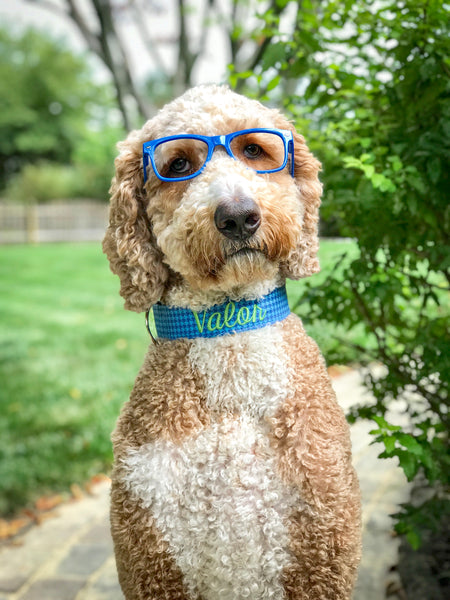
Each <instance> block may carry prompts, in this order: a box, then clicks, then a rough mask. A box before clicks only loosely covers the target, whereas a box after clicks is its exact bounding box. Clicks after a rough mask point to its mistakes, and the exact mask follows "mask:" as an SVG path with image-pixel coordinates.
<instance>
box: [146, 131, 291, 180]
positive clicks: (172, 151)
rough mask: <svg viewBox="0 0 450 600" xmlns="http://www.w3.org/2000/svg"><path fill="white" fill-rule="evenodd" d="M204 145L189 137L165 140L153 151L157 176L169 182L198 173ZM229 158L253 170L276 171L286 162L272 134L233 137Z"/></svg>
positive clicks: (204, 155)
mask: <svg viewBox="0 0 450 600" xmlns="http://www.w3.org/2000/svg"><path fill="white" fill-rule="evenodd" d="M208 150H209V148H208V144H206V143H205V142H203V141H202V140H197V139H192V138H178V139H176V140H168V141H165V142H163V143H161V144H159V145H158V146H156V148H155V150H154V162H155V167H156V170H157V174H158V175H161V176H162V177H166V178H169V179H177V178H180V177H189V176H192V175H195V174H196V173H197V172H198V171H200V170H201V168H202V167H203V165H204V164H205V162H206V160H207V157H208ZM229 151H230V152H231V154H232V156H233V157H234V158H236V159H237V160H240V161H241V162H243V163H244V164H245V165H247V166H248V167H250V168H252V169H254V170H255V171H262V172H270V171H276V170H277V169H279V168H280V167H281V166H282V165H283V164H284V161H285V159H286V156H285V144H284V141H283V139H282V138H281V137H280V136H279V135H277V134H275V133H267V132H251V133H243V134H239V135H236V136H234V137H233V138H232V139H231V141H230V145H229Z"/></svg>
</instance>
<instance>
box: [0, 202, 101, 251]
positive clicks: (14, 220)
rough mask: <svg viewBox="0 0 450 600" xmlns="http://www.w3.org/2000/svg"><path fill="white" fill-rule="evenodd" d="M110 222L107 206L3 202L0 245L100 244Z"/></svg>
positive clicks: (0, 219) (73, 203) (75, 203)
mask: <svg viewBox="0 0 450 600" xmlns="http://www.w3.org/2000/svg"><path fill="white" fill-rule="evenodd" d="M107 219H108V204H107V203H106V202H104V203H103V202H98V201H94V200H71V201H55V202H51V203H49V204H35V205H33V204H30V205H21V204H11V203H7V202H0V244H20V243H39V242H82V241H99V240H101V239H102V237H103V235H104V233H105V228H106V223H107Z"/></svg>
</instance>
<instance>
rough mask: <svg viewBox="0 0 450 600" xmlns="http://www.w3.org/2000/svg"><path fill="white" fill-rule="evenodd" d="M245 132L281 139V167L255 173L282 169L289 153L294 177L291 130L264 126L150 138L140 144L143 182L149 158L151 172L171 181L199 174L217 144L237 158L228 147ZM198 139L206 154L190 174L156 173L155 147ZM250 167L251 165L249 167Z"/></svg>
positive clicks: (163, 179) (182, 179) (145, 178)
mask: <svg viewBox="0 0 450 600" xmlns="http://www.w3.org/2000/svg"><path fill="white" fill-rule="evenodd" d="M247 133H273V134H274V135H277V136H278V137H279V138H281V139H282V141H283V145H284V161H283V164H282V165H281V167H277V168H276V169H268V170H266V169H264V170H256V169H255V172H256V173H277V172H278V171H282V170H283V169H284V168H285V167H286V165H287V161H288V157H289V155H290V156H291V175H292V177H294V136H293V134H292V131H290V130H289V129H265V128H253V129H241V130H239V131H233V132H232V133H227V134H226V135H196V134H189V133H186V134H180V135H170V136H167V137H162V138H157V139H156V140H150V141H148V142H144V143H143V145H142V154H143V169H144V184H145V183H146V182H147V179H148V177H147V169H148V166H149V158H150V162H151V165H152V168H153V172H154V173H155V175H156V177H157V178H158V179H160V180H161V181H168V182H171V183H173V182H174V181H188V180H189V179H193V178H194V177H197V175H200V173H201V172H202V171H203V169H204V168H205V167H206V165H207V164H208V163H209V161H210V160H211V158H212V155H213V152H214V150H215V149H216V148H217V146H222V148H225V150H226V152H227V154H228V155H229V156H231V158H233V159H234V160H239V159H238V158H236V157H235V156H234V155H233V152H232V150H231V147H230V142H231V141H232V140H233V139H234V138H235V137H237V136H239V135H244V134H247ZM180 139H183V140H186V139H189V140H199V141H201V142H204V143H205V144H206V145H207V146H208V154H207V156H206V159H205V162H204V163H203V165H202V166H201V167H200V169H199V170H198V171H195V173H192V174H191V175H185V176H183V177H164V176H163V175H161V174H160V173H158V169H157V168H156V164H155V159H154V153H155V149H156V148H157V147H158V146H160V145H161V144H163V143H164V142H171V141H175V140H180ZM249 168H251V167H249Z"/></svg>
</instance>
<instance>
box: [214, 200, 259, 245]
mask: <svg viewBox="0 0 450 600" xmlns="http://www.w3.org/2000/svg"><path fill="white" fill-rule="evenodd" d="M214 223H215V224H216V227H217V229H218V230H219V231H220V233H222V234H223V235H224V236H225V237H227V238H229V239H230V240H234V241H242V240H246V239H248V238H250V237H251V236H252V235H253V234H254V233H255V232H256V230H257V229H258V227H259V226H260V224H261V211H260V210H259V208H258V205H257V204H256V203H255V202H254V201H253V200H252V199H251V198H248V197H247V196H244V197H241V198H238V199H232V200H231V199H230V200H222V201H221V202H220V204H219V205H218V207H217V209H216V212H215V214H214Z"/></svg>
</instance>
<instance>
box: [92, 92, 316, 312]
mask: <svg viewBox="0 0 450 600" xmlns="http://www.w3.org/2000/svg"><path fill="white" fill-rule="evenodd" d="M249 129H257V130H261V129H266V130H270V131H271V132H272V131H275V133H269V134H267V133H263V132H261V131H259V132H258V131H256V132H253V133H252V132H250V133H245V134H242V135H239V136H236V137H235V138H233V137H232V136H231V138H232V139H230V136H228V137H227V141H226V144H227V147H225V145H223V142H224V138H220V140H221V142H222V143H220V141H218V140H219V138H217V137H216V138H214V140H215V144H216V145H215V146H214V144H213V142H211V141H208V140H212V138H211V136H225V135H227V134H232V133H234V132H238V131H243V130H245V131H247V130H249ZM276 132H278V133H276ZM291 132H292V140H293V149H294V151H293V161H292V152H291V151H290V150H291V142H290V141H289V138H290V137H291ZM182 134H186V135H187V136H207V137H208V140H202V139H197V138H191V137H187V138H185V139H181V138H179V137H178V138H175V139H174V140H169V141H167V142H166V143H164V144H162V145H159V146H157V148H155V149H154V152H153V155H152V159H151V160H153V162H152V163H151V164H150V165H149V166H148V169H147V173H146V175H147V181H146V183H144V170H143V150H142V147H143V143H145V142H149V141H151V140H159V139H161V138H163V137H164V138H165V137H171V136H180V135H182ZM208 143H209V147H208V145H207V144H208ZM119 149H120V154H119V156H118V158H117V159H116V163H115V164H116V175H115V177H114V179H113V183H112V186H111V209H110V222H109V226H108V229H107V232H106V235H105V239H104V241H103V249H104V252H105V253H106V255H107V256H108V258H109V260H110V263H111V269H112V270H113V272H114V273H116V274H117V275H119V277H120V280H121V291H120V293H121V295H122V296H123V298H124V299H125V307H126V308H128V309H130V310H134V311H137V312H140V311H144V310H147V309H148V308H149V307H150V306H151V305H153V304H154V303H156V302H157V301H158V300H160V299H161V298H162V296H163V295H164V292H165V291H166V290H167V288H168V286H170V285H174V283H175V282H180V281H182V282H183V284H185V285H188V286H189V287H190V288H191V289H192V290H199V291H200V290H220V291H222V292H228V291H230V290H231V289H234V290H236V289H237V288H238V287H239V285H248V284H249V283H252V282H255V283H258V282H261V281H265V280H269V279H275V278H277V277H279V276H280V275H281V276H282V277H288V278H291V279H299V278H301V277H305V276H307V275H311V274H312V273H315V272H317V271H318V268H319V265H318V261H317V257H316V254H317V248H318V238H317V223H318V208H319V204H320V194H321V184H320V182H319V180H318V172H319V169H320V164H319V162H318V161H317V160H316V159H315V158H314V156H313V155H312V154H311V153H310V152H309V150H308V148H307V146H306V144H305V140H304V139H303V137H302V136H301V135H299V134H298V133H296V132H295V130H294V128H293V127H292V125H291V124H290V123H289V122H288V121H287V120H286V119H285V118H284V117H283V116H282V115H281V114H280V113H279V112H278V111H277V110H273V109H269V108H266V107H264V106H263V105H262V104H260V103H259V102H257V101H255V100H249V99H247V98H245V97H243V96H240V95H238V94H235V93H234V92H232V91H230V90H229V89H228V88H226V87H218V86H200V87H197V88H194V89H192V90H190V91H188V92H186V93H185V94H184V95H183V96H181V97H180V98H178V99H177V100H174V101H173V102H171V103H170V104H168V105H166V106H165V107H164V108H163V109H162V110H161V111H160V113H159V114H158V115H157V116H156V117H154V118H153V119H151V120H150V121H148V122H147V123H146V124H145V125H144V127H143V128H142V129H141V130H139V131H133V132H132V133H130V135H129V136H128V137H127V139H126V140H125V141H124V142H122V143H121V144H119ZM208 152H209V155H208V158H209V160H206V157H207V154H208ZM283 158H284V159H286V161H287V162H286V165H285V167H284V168H282V169H280V170H275V169H278V168H279V167H280V166H282V161H283ZM236 159H237V160H236ZM205 161H206V162H205ZM155 168H156V170H157V171H158V174H159V177H158V176H157V174H156V173H155ZM196 171H199V172H198V174H197V175H195V172H196ZM258 171H263V172H258ZM267 171H269V172H267ZM161 177H162V178H163V179H161Z"/></svg>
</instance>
